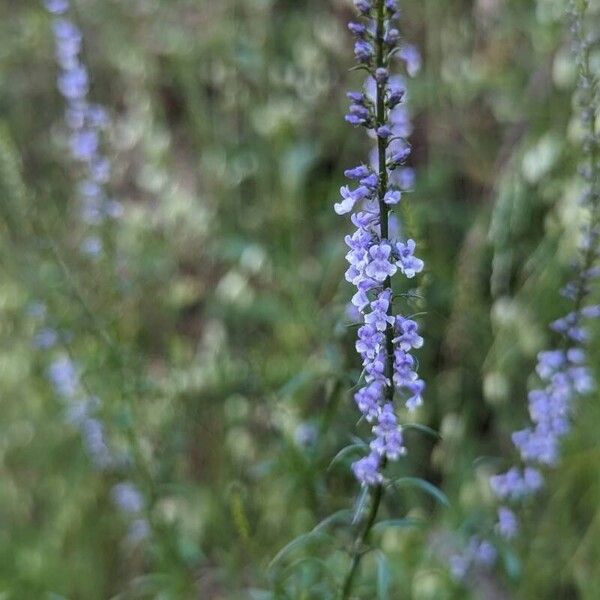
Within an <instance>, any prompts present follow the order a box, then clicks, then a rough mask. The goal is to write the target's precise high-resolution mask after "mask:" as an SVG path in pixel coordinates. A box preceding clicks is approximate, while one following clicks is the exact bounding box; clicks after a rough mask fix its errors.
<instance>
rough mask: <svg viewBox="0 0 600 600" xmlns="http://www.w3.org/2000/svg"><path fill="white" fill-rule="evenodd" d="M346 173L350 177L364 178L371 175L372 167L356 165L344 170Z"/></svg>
mask: <svg viewBox="0 0 600 600" xmlns="http://www.w3.org/2000/svg"><path fill="white" fill-rule="evenodd" d="M344 175H345V176H346V177H347V178H348V179H364V178H365V177H368V176H369V175H371V169H369V167H367V166H366V165H359V166H358V167H354V169H347V170H346V171H344Z"/></svg>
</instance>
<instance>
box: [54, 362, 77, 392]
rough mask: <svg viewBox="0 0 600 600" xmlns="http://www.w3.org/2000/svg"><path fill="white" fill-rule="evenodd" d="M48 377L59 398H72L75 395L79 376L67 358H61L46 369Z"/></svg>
mask: <svg viewBox="0 0 600 600" xmlns="http://www.w3.org/2000/svg"><path fill="white" fill-rule="evenodd" d="M48 376H49V378H50V381H51V383H52V385H53V386H54V389H55V390H56V392H57V394H58V395H59V396H62V397H63V398H72V397H73V396H75V394H76V393H77V388H78V387H79V375H78V374H77V369H76V367H75V365H74V364H73V362H72V361H71V360H70V359H69V358H67V357H62V358H59V359H57V360H55V361H54V362H53V363H52V364H51V365H50V368H49V369H48Z"/></svg>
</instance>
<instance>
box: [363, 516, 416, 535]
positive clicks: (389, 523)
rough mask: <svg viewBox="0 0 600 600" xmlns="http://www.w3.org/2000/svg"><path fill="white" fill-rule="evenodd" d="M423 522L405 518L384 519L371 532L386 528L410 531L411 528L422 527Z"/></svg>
mask: <svg viewBox="0 0 600 600" xmlns="http://www.w3.org/2000/svg"><path fill="white" fill-rule="evenodd" d="M424 524H425V522H424V521H423V520H422V519H413V518H412V517H405V518H403V519H386V520H384V521H379V522H378V523H375V525H373V531H375V532H377V531H382V530H383V529H387V528H388V527H395V528H396V529H410V528H411V527H422V526H423V525H424Z"/></svg>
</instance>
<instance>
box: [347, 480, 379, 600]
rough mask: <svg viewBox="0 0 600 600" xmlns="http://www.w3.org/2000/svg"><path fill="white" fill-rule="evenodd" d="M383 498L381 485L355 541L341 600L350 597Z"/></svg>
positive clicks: (372, 496) (375, 492)
mask: <svg viewBox="0 0 600 600" xmlns="http://www.w3.org/2000/svg"><path fill="white" fill-rule="evenodd" d="M382 496H383V485H381V484H380V485H378V486H376V487H375V488H374V489H373V493H372V495H371V508H370V510H369V514H368V516H367V520H366V521H365V523H364V525H363V527H362V529H361V531H360V533H359V534H358V536H357V537H356V539H355V540H354V544H353V545H352V562H351V563H350V569H348V573H347V574H346V577H345V579H344V583H343V585H342V593H341V595H340V600H347V598H349V597H350V592H351V590H352V584H353V582H354V577H355V575H356V573H357V571H358V567H359V565H360V561H361V558H362V556H363V554H364V545H365V542H366V541H367V539H368V537H369V533H370V532H371V527H373V524H374V523H375V519H376V518H377V513H378V511H379V505H380V504H381V497H382Z"/></svg>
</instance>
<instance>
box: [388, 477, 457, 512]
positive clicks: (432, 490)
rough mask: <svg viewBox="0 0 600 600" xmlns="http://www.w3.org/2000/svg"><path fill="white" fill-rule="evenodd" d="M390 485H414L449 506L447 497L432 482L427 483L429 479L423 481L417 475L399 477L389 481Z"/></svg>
mask: <svg viewBox="0 0 600 600" xmlns="http://www.w3.org/2000/svg"><path fill="white" fill-rule="evenodd" d="M390 485H393V486H394V487H396V488H399V487H416V488H419V489H420V490H422V491H424V492H425V493H426V494H429V495H430V496H432V497H433V498H434V499H435V500H437V501H438V502H439V503H440V504H443V505H444V506H450V502H449V501H448V497H447V496H446V494H444V492H442V490H440V489H439V488H438V487H436V486H435V485H433V483H429V481H425V480H424V479H420V478H419V477H400V478H399V479H396V480H394V481H392V482H391V484H390Z"/></svg>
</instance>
